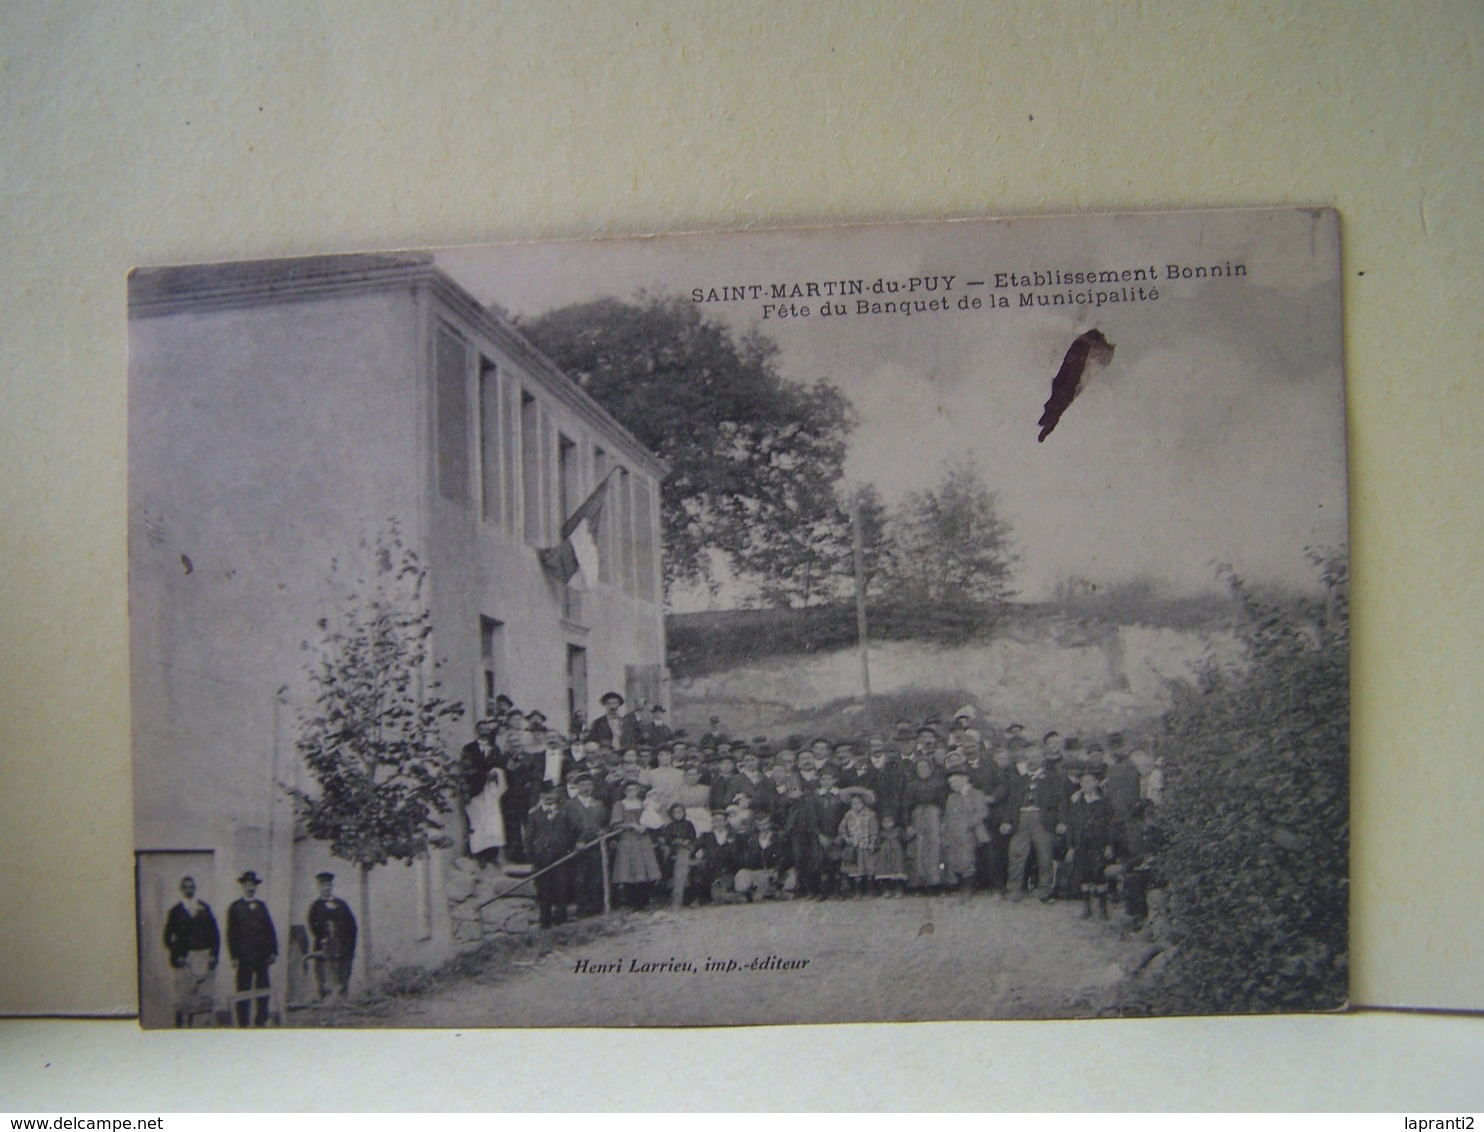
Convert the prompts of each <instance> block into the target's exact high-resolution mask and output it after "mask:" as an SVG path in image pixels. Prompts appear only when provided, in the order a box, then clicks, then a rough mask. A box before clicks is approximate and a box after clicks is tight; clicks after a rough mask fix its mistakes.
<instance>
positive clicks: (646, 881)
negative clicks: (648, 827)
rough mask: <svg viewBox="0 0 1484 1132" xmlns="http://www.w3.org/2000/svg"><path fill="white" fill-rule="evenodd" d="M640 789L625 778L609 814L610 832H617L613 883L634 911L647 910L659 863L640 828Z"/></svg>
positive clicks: (636, 782)
mask: <svg viewBox="0 0 1484 1132" xmlns="http://www.w3.org/2000/svg"><path fill="white" fill-rule="evenodd" d="M643 791H644V786H643V784H642V783H640V782H639V781H638V780H637V779H633V778H630V779H627V780H625V782H624V784H623V797H622V798H620V799H619V800H618V801H617V802H614V803H613V810H612V812H611V813H610V815H609V819H608V825H609V828H610V829H620V830H622V831H623V832H622V833H620V834H619V835H618V837H617V838H616V840H617V841H618V852H617V853H616V854H615V855H614V861H613V883H614V884H616V885H618V886H619V888H620V889H621V890H622V891H623V892H624V894H625V896H626V897H627V903H628V904H629V905H630V906H631V907H633V908H635V909H637V910H643V909H645V908H647V907H649V889H650V886H651V885H653V884H654V882H655V881H657V880H659V879H660V864H659V861H658V860H656V859H655V855H654V843H653V842H652V841H650V840H649V834H648V833H647V832H646V831H645V829H644V824H643V821H642V819H643V815H644V801H643V799H642V798H641V797H640V795H641V794H642V793H643Z"/></svg>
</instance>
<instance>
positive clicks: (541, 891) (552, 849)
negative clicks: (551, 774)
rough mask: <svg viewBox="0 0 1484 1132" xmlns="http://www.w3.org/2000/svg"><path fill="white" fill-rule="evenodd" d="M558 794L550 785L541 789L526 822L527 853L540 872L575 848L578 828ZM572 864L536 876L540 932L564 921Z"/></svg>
mask: <svg viewBox="0 0 1484 1132" xmlns="http://www.w3.org/2000/svg"><path fill="white" fill-rule="evenodd" d="M561 793H562V792H561V791H560V790H559V789H558V788H557V787H556V786H555V785H554V784H552V783H549V782H547V783H543V784H542V786H541V802H540V804H539V805H537V806H536V808H535V809H533V810H532V811H531V813H530V816H529V817H528V818H527V819H526V851H527V852H528V853H529V854H530V857H531V864H533V865H535V866H536V871H537V872H538V873H539V872H540V871H541V870H542V869H545V868H547V867H548V866H551V865H555V864H556V862H557V861H560V860H561V859H562V858H563V857H565V856H566V855H567V854H568V853H570V852H571V851H572V850H573V848H575V847H576V845H577V827H576V826H574V825H573V824H572V819H571V818H570V817H569V816H568V815H567V813H566V812H565V811H564V810H563V808H562V805H561ZM571 870H572V862H570V861H568V862H566V863H565V864H562V865H557V867H556V868H554V869H551V871H550V872H547V873H544V874H542V875H541V876H538V877H537V878H536V880H535V885H536V904H537V907H538V908H539V910H540V914H541V927H542V929H543V930H544V929H546V928H550V927H552V926H553V925H554V924H564V923H566V922H567V905H568V904H569V903H570V902H571V893H572V871H571Z"/></svg>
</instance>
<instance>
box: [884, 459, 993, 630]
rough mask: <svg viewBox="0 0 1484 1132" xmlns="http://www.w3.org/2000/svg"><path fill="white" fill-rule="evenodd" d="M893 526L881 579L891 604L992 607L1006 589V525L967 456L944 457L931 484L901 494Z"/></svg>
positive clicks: (991, 493)
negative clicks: (947, 460)
mask: <svg viewBox="0 0 1484 1132" xmlns="http://www.w3.org/2000/svg"><path fill="white" fill-rule="evenodd" d="M893 530H894V536H895V537H894V546H893V553H892V556H891V562H890V568H889V580H888V584H889V588H890V590H891V592H892V593H893V595H894V596H895V597H896V599H897V600H898V601H899V602H901V603H903V604H912V605H920V606H949V607H952V606H964V605H980V606H992V605H998V604H1000V603H1002V602H1004V601H1007V600H1008V599H1009V598H1010V597H1012V596H1013V595H1014V591H1013V590H1011V588H1010V575H1011V569H1012V567H1013V566H1014V564H1015V559H1016V555H1015V553H1014V551H1013V549H1012V548H1011V545H1010V524H1009V523H1008V522H1007V521H1006V520H1004V519H1001V518H1000V517H999V515H998V514H997V513H996V510H995V497H994V493H993V492H992V491H990V490H989V488H988V487H987V486H986V485H985V483H984V480H983V479H982V478H981V477H980V475H979V471H978V469H977V468H976V467H975V466H974V465H973V463H972V462H970V461H958V462H954V463H950V464H949V465H948V466H947V468H946V469H945V471H944V474H943V479H942V480H941V481H940V482H939V484H938V486H937V487H936V488H935V489H933V490H932V491H918V492H913V493H912V494H911V495H909V496H908V497H907V499H906V500H905V501H904V503H903V504H902V507H901V509H900V511H899V513H898V514H897V517H896V520H895V522H894V524H893Z"/></svg>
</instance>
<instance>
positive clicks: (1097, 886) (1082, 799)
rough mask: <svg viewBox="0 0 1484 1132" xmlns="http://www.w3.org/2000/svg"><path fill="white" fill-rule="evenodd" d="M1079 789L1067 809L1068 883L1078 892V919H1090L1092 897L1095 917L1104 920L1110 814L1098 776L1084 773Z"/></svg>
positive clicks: (1109, 847) (1110, 846)
mask: <svg viewBox="0 0 1484 1132" xmlns="http://www.w3.org/2000/svg"><path fill="white" fill-rule="evenodd" d="M1080 782H1081V789H1080V790H1078V791H1077V793H1075V794H1073V795H1072V801H1071V805H1070V806H1068V808H1067V813H1068V825H1069V826H1070V831H1071V833H1070V837H1071V843H1072V848H1071V851H1070V856H1071V858H1072V882H1073V884H1075V885H1077V886H1079V887H1080V888H1081V890H1082V918H1083V919H1084V920H1087V919H1091V918H1092V898H1093V895H1094V894H1096V896H1097V898H1098V915H1099V916H1100V917H1101V918H1102V919H1104V920H1106V919H1107V918H1108V877H1107V868H1108V862H1109V861H1111V860H1112V859H1113V812H1112V809H1111V808H1110V807H1109V805H1108V799H1106V798H1105V797H1103V795H1102V793H1101V792H1100V791H1099V789H1098V776H1097V775H1096V774H1095V773H1093V772H1091V771H1088V772H1087V773H1085V774H1083V775H1082V778H1081V780H1080Z"/></svg>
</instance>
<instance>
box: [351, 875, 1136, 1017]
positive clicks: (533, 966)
mask: <svg viewBox="0 0 1484 1132" xmlns="http://www.w3.org/2000/svg"><path fill="white" fill-rule="evenodd" d="M1080 910H1081V906H1080V904H1071V903H1055V904H1049V905H1042V904H1040V903H1038V902H1036V901H1035V900H1026V901H1024V902H1023V903H1019V904H1015V903H1010V902H1006V901H1003V900H1000V899H997V898H995V897H993V896H988V895H984V894H978V895H976V897H975V898H974V899H973V900H972V901H971V902H969V903H968V904H966V905H965V904H960V903H958V902H957V900H956V899H954V898H953V897H921V896H919V897H908V898H905V899H897V900H881V899H874V900H859V901H827V902H825V903H822V904H818V903H813V902H802V901H797V902H783V903H771V902H769V903H764V904H757V905H732V906H727V907H710V908H700V909H687V910H684V911H682V912H679V913H672V912H670V911H668V910H667V911H662V912H653V913H631V914H629V915H628V916H627V918H626V920H625V923H624V927H625V929H626V930H623V931H621V932H619V933H618V934H614V935H609V936H605V937H602V938H598V939H595V940H591V941H589V942H586V943H583V944H581V945H577V946H571V947H568V948H565V949H564V948H560V947H559V948H558V949H556V950H553V951H551V952H548V953H547V954H546V955H544V956H542V957H540V958H539V959H532V960H529V961H527V962H525V963H521V962H513V963H512V962H508V961H506V962H503V963H500V964H493V965H492V966H491V967H490V969H488V970H486V971H483V972H480V973H477V974H474V975H469V976H464V977H461V978H459V979H456V980H453V981H445V982H442V983H440V984H439V985H438V986H437V987H436V988H434V989H433V990H431V991H429V992H427V993H425V994H424V995H422V996H420V997H417V998H407V999H399V1000H395V1001H393V1002H392V1003H391V1004H390V1007H391V1008H390V1011H389V1012H388V1013H383V1014H380V1016H379V1017H377V1018H375V1019H374V1020H372V1019H370V1018H368V1019H366V1021H367V1022H368V1023H369V1024H372V1025H390V1026H468V1027H475V1026H573V1025H589V1026H590V1025H594V1024H597V1025H604V1026H644V1025H657V1024H671V1025H675V1024H683V1025H746V1024H766V1023H786V1022H858V1021H883V1020H887V1021H914V1020H929V1019H944V1020H948V1019H981V1018H1038V1017H1068V1016H1077V1015H1086V1014H1088V1013H1092V1012H1094V1011H1095V1010H1096V1007H1097V1004H1098V1002H1099V1001H1100V999H1101V995H1100V992H1102V991H1103V990H1104V988H1106V987H1108V986H1109V985H1111V984H1112V983H1114V982H1116V981H1117V979H1118V978H1119V977H1120V976H1121V974H1122V972H1121V970H1120V969H1119V967H1118V963H1119V960H1120V959H1126V957H1127V955H1128V954H1129V952H1130V949H1131V946H1135V947H1136V946H1137V945H1136V944H1134V945H1131V944H1130V942H1129V941H1126V940H1121V939H1120V933H1119V930H1118V927H1117V922H1118V915H1117V909H1114V917H1115V918H1114V920H1113V921H1112V922H1111V923H1110V922H1102V921H1099V920H1097V919H1093V920H1089V921H1084V920H1081V919H1079V918H1078V913H1079V912H1080ZM770 957H771V958H770ZM790 964H792V965H790Z"/></svg>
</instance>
